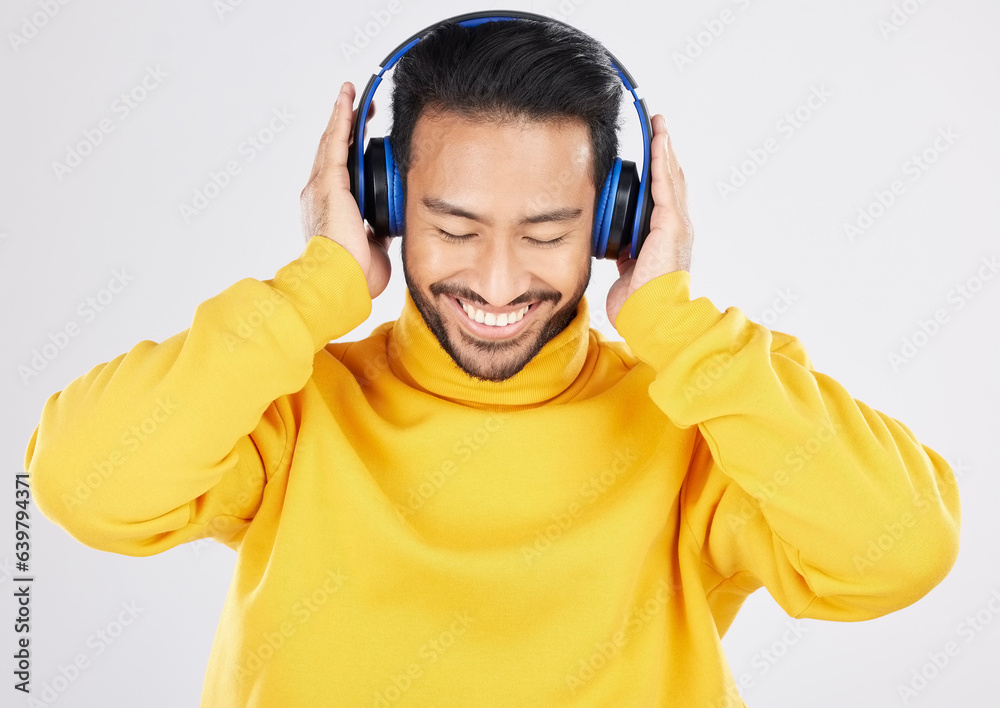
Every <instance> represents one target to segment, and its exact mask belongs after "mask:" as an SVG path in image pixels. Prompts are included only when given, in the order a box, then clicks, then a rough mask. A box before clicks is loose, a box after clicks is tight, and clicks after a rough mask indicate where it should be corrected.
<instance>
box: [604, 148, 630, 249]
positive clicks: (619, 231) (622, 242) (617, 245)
mask: <svg viewBox="0 0 1000 708" xmlns="http://www.w3.org/2000/svg"><path fill="white" fill-rule="evenodd" d="M638 201H639V170H638V169H636V166H635V163H634V162H632V161H631V160H623V161H622V164H621V171H620V174H619V176H618V180H617V185H616V189H615V193H614V195H613V202H612V201H611V200H609V204H608V210H609V211H610V212H611V214H610V217H609V221H610V222H611V226H610V229H609V231H608V245H607V248H606V249H605V251H604V253H603V254H602V255H601V257H602V258H608V259H610V260H618V255H619V254H620V253H622V252H623V251H628V250H629V249H630V248H631V246H632V230H633V227H634V226H635V207H636V203H637V202H638Z"/></svg>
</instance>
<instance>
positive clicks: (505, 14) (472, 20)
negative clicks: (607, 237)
mask: <svg viewBox="0 0 1000 708" xmlns="http://www.w3.org/2000/svg"><path fill="white" fill-rule="evenodd" d="M521 19H524V20H536V21H540V22H546V23H550V24H557V25H562V26H563V27H567V28H569V29H570V30H572V31H574V32H578V33H581V31H580V30H579V29H577V28H576V27H573V26H572V25H570V24H567V23H565V22H562V21H561V20H556V19H553V18H551V17H546V16H545V15H538V14H535V13H532V12H521V11H513V10H512V11H508V10H497V11H487V12H470V13H466V14H462V15H455V16H453V17H449V18H447V19H444V20H440V21H438V22H435V23H434V24H433V25H428V26H427V27H425V28H424V29H422V30H420V31H419V32H417V33H416V34H413V35H411V36H410V37H409V38H408V39H406V40H405V41H403V42H401V43H400V44H399V45H398V46H397V47H396V48H395V49H393V50H392V51H391V52H389V54H388V55H386V57H385V58H384V59H383V60H382V62H381V63H380V64H379V70H378V72H377V73H375V74H372V76H371V78H370V79H369V80H368V84H367V85H366V86H365V90H364V91H363V92H362V94H361V101H360V103H359V104H358V107H359V110H358V114H357V116H356V117H355V119H354V125H353V127H352V135H353V136H354V142H353V144H352V146H351V152H350V154H349V157H348V171H349V172H350V177H351V189H352V190H353V191H354V193H355V196H356V197H357V201H358V208H359V210H360V212H361V214H362V215H364V214H365V213H366V211H365V210H366V199H367V198H368V197H373V196H374V195H367V196H366V194H365V178H364V177H365V146H364V140H363V136H364V126H365V124H366V122H367V118H368V113H369V111H370V110H371V102H372V99H373V98H374V97H375V91H376V90H377V89H378V87H379V84H381V83H382V77H383V75H384V74H385V72H386V71H388V70H389V69H391V68H392V67H393V66H394V65H395V64H396V62H397V61H399V59H400V58H401V57H402V56H403V55H404V54H406V52H408V51H409V50H410V49H411V48H412V47H413V46H414V45H415V44H416V43H417V42H419V41H420V40H421V39H422V38H423V37H424V35H426V34H428V33H429V32H430V31H431V30H434V29H437V28H438V27H439V26H441V25H443V24H447V23H455V24H459V25H462V26H463V27H474V26H476V25H480V24H483V23H485V22H499V21H504V20H521ZM602 46H603V45H602ZM605 51H606V52H607V53H608V55H609V56H610V57H611V65H612V66H613V67H614V68H615V70H616V71H617V72H618V76H619V78H620V79H621V81H622V84H624V86H625V88H626V89H627V90H628V91H629V92H630V93H631V94H632V98H633V105H634V106H635V110H636V113H637V114H638V116H639V121H640V123H641V125H642V143H643V160H642V172H641V176H640V178H639V185H640V189H639V192H638V194H637V199H638V203H637V205H636V208H635V214H636V217H635V219H634V224H633V227H632V234H631V238H630V239H629V242H630V243H631V252H630V254H629V257H630V258H635V257H636V255H637V254H638V251H639V249H640V248H641V247H642V242H643V241H644V240H645V238H646V235H647V233H648V232H649V215H650V212H651V211H652V193H651V192H652V190H651V184H650V182H651V180H650V174H649V172H650V164H649V161H650V143H651V141H652V135H653V126H652V122H651V121H650V118H649V111H648V110H647V108H646V101H645V99H643V98H640V97H639V94H638V91H637V89H638V85H637V84H636V82H635V80H634V79H633V78H632V75H631V74H629V72H628V70H627V69H626V68H625V67H624V66H623V65H622V63H621V62H619V61H618V59H617V58H616V57H615V55H614V54H612V53H611V52H609V51H607V49H605ZM598 190H600V187H599V186H598ZM600 255H601V257H603V254H600Z"/></svg>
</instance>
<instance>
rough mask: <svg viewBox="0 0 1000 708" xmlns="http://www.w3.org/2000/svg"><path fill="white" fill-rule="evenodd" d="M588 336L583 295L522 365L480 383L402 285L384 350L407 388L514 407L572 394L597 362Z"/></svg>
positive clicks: (496, 406) (479, 403) (458, 400)
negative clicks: (497, 378) (565, 320)
mask: <svg viewBox="0 0 1000 708" xmlns="http://www.w3.org/2000/svg"><path fill="white" fill-rule="evenodd" d="M590 340H591V333H590V308H589V305H588V304H587V297H586V296H584V297H583V298H582V299H581V300H580V304H579V306H578V307H577V312H576V317H574V318H573V320H572V321H571V322H570V323H569V325H567V327H566V329H564V330H563V331H562V332H560V333H559V334H557V335H556V336H555V337H554V338H553V339H551V340H549V341H548V342H546V344H545V346H543V347H542V349H541V351H539V352H538V354H536V355H535V357H534V358H533V359H532V360H531V361H529V362H528V363H527V364H526V365H525V367H524V368H523V369H521V370H520V371H519V372H518V373H517V374H515V375H514V376H512V377H511V378H509V379H507V380H506V381H501V382H498V383H497V382H492V381H482V380H480V379H475V378H473V377H471V376H469V375H468V374H466V373H465V372H464V371H462V370H461V369H460V368H459V367H458V364H456V363H455V362H454V360H453V359H452V358H451V356H449V355H448V353H447V352H446V351H445V350H444V349H443V348H442V347H441V344H440V342H438V340H437V337H435V336H434V333H433V332H432V331H431V330H430V329H429V328H428V327H427V324H426V323H425V322H424V318H423V317H422V316H421V315H420V311H419V310H418V309H417V306H416V304H415V303H414V302H413V298H412V297H410V291H409V289H407V290H406V291H405V301H404V303H403V310H402V312H401V314H400V316H399V319H397V320H396V321H395V322H393V323H392V326H391V327H390V328H389V330H388V331H387V333H386V349H387V355H388V359H389V365H390V367H391V368H392V371H393V373H394V374H395V375H396V377H397V378H399V379H400V380H402V381H404V382H405V383H406V384H407V385H409V386H412V387H414V388H418V389H421V390H423V391H425V392H427V393H430V394H432V395H434V396H438V397H440V398H446V399H448V400H450V401H453V402H455V403H461V404H463V405H468V406H472V407H475V408H483V409H496V410H516V409H518V408H528V407H534V406H537V405H540V404H543V403H560V402H565V401H567V400H569V399H571V398H572V397H573V396H575V395H576V393H577V392H578V391H579V390H580V389H581V388H582V387H583V385H585V384H586V382H587V379H589V378H590V372H591V371H592V370H593V367H594V363H595V362H596V358H597V351H596V350H597V347H596V346H595V347H593V351H591V349H592V348H591V347H590Z"/></svg>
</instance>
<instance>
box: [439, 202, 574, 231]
mask: <svg viewBox="0 0 1000 708" xmlns="http://www.w3.org/2000/svg"><path fill="white" fill-rule="evenodd" d="M422 201H423V205H424V206H425V207H426V208H427V209H429V210H430V211H432V212H434V213H435V214H443V215H445V216H457V217H460V218H462V219H469V220H471V221H476V222H478V223H480V224H486V225H487V226H492V222H490V221H489V220H488V219H486V218H485V217H482V216H480V215H479V214H473V213H472V212H471V211H468V210H466V209H463V208H462V207H460V206H456V205H454V204H450V203H448V202H446V201H445V200H444V199H439V198H438V197H424V198H423V200H422ZM581 214H583V209H579V208H576V209H574V208H571V207H563V208H561V209H554V210H552V211H547V212H545V213H543V214H533V215H531V216H526V217H524V218H523V219H521V220H520V221H519V222H518V223H517V225H518V226H524V225H526V224H545V223H549V222H561V221H573V220H575V219H578V218H580V215H581Z"/></svg>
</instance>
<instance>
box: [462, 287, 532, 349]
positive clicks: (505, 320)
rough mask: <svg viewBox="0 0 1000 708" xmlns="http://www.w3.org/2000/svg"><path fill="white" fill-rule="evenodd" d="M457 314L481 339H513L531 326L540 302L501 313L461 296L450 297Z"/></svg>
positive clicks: (464, 326)
mask: <svg viewBox="0 0 1000 708" xmlns="http://www.w3.org/2000/svg"><path fill="white" fill-rule="evenodd" d="M448 299H449V300H450V301H451V307H452V308H453V309H454V310H455V316H456V317H458V318H459V319H461V320H462V327H463V328H464V329H465V330H466V331H467V332H469V333H471V334H473V335H475V336H476V337H478V338H479V339H486V340H513V339H514V338H515V337H517V336H518V335H519V334H520V333H521V332H523V331H524V330H525V329H527V328H528V327H530V326H531V324H532V321H533V320H534V319H535V310H537V309H538V305H539V304H540V303H539V302H533V303H530V304H528V305H524V306H522V307H520V308H518V309H516V310H510V311H508V312H504V313H501V314H499V315H498V314H496V313H495V312H485V311H484V310H481V309H479V308H478V307H476V306H475V305H473V304H471V303H467V302H463V301H462V300H461V299H460V298H457V297H454V296H452V297H449V298H448Z"/></svg>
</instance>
